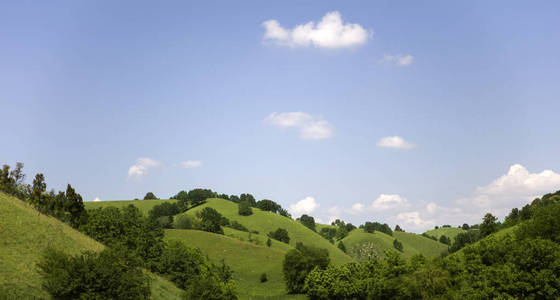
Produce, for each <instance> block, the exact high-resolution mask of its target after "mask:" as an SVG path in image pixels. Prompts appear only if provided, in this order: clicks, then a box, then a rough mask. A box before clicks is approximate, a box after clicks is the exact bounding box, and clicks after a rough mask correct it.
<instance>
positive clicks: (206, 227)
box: [196, 207, 224, 234]
mask: <svg viewBox="0 0 560 300" xmlns="http://www.w3.org/2000/svg"><path fill="white" fill-rule="evenodd" d="M196 215H197V217H198V218H200V226H201V230H203V231H208V232H213V233H219V234H224V230H223V229H222V227H221V224H222V221H223V220H222V219H223V217H222V215H221V214H220V213H219V212H218V211H217V210H215V209H213V208H211V207H205V208H204V209H203V210H201V211H199V212H197V214H196Z"/></svg>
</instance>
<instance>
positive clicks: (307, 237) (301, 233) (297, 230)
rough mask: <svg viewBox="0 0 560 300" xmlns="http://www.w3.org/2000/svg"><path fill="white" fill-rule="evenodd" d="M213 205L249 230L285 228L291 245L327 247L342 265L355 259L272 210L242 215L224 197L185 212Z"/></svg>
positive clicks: (190, 212)
mask: <svg viewBox="0 0 560 300" xmlns="http://www.w3.org/2000/svg"><path fill="white" fill-rule="evenodd" d="M207 206H208V207H212V208H214V209H216V210H217V211H218V212H220V213H221V214H222V215H223V216H225V217H227V218H228V219H230V220H232V221H233V220H235V221H237V222H239V223H241V224H242V225H243V226H245V227H247V228H248V229H249V230H251V231H253V230H257V231H258V232H259V233H260V234H263V235H266V234H268V233H269V232H271V231H275V230H276V229H278V228H284V229H286V230H287V231H288V234H289V236H290V245H291V246H293V247H295V245H296V243H297V242H302V243H304V244H306V245H312V246H316V247H320V248H325V249H327V250H328V251H329V255H330V258H331V261H332V262H333V263H334V264H336V265H341V264H344V263H347V262H351V261H353V259H352V258H351V257H350V256H348V255H346V254H345V253H344V252H342V251H341V250H340V249H338V248H337V247H336V246H335V245H333V244H331V243H329V241H327V240H326V239H324V238H323V237H321V236H320V235H319V234H318V233H316V232H313V231H312V230H311V229H309V228H307V227H305V226H303V225H302V224H301V223H299V222H296V221H294V220H292V219H289V218H286V217H283V216H280V215H277V214H275V213H272V212H267V211H261V210H260V209H257V208H253V214H252V215H250V216H240V215H239V214H238V211H237V210H238V205H237V204H236V203H234V202H231V201H228V200H224V199H208V202H207V203H205V204H203V205H200V206H197V207H195V208H193V209H190V210H188V211H187V212H185V214H189V215H195V214H196V212H197V211H200V210H202V209H204V207H207Z"/></svg>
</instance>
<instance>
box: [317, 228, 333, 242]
mask: <svg viewBox="0 0 560 300" xmlns="http://www.w3.org/2000/svg"><path fill="white" fill-rule="evenodd" d="M336 232H337V228H330V227H323V228H321V230H320V231H319V234H320V235H321V236H322V237H324V238H325V239H326V240H328V241H330V242H334V237H335V236H336Z"/></svg>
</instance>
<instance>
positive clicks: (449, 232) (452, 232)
mask: <svg viewBox="0 0 560 300" xmlns="http://www.w3.org/2000/svg"><path fill="white" fill-rule="evenodd" d="M463 232H466V230H464V229H463V228H457V227H445V228H444V227H440V228H438V229H432V230H429V231H426V234H429V235H431V236H435V237H436V238H438V239H439V237H440V236H442V235H445V236H446V237H448V238H450V239H451V242H453V240H454V239H455V237H456V236H457V235H458V234H459V233H463Z"/></svg>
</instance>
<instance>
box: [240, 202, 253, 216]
mask: <svg viewBox="0 0 560 300" xmlns="http://www.w3.org/2000/svg"><path fill="white" fill-rule="evenodd" d="M238 213H239V215H240V216H250V215H252V214H253V209H251V205H249V201H241V202H239V207H238Z"/></svg>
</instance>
